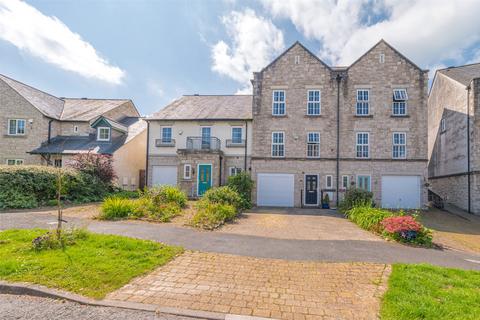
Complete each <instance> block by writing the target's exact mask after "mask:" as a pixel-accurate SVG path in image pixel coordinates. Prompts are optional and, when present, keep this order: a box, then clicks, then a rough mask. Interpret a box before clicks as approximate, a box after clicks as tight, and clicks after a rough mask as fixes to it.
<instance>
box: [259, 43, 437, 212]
mask: <svg viewBox="0 0 480 320" xmlns="http://www.w3.org/2000/svg"><path fill="white" fill-rule="evenodd" d="M337 75H340V76H341V81H340V83H339V85H340V90H339V91H340V94H339V97H338V98H339V102H340V112H339V114H340V118H339V123H340V125H339V127H340V136H339V141H340V144H339V146H340V147H339V155H340V156H339V162H340V164H339V178H340V177H341V176H343V175H347V176H349V177H350V182H355V181H352V179H355V177H356V176H357V175H359V174H362V175H363V174H365V175H371V186H372V191H373V192H374V194H375V199H376V201H380V200H381V198H382V196H381V177H382V176H385V175H415V176H419V177H420V181H421V184H422V191H421V197H422V199H421V203H422V205H425V204H426V202H427V197H426V188H425V187H424V185H425V183H426V168H427V126H426V123H427V107H426V103H427V101H426V98H427V86H428V76H427V71H424V70H420V69H419V68H418V67H416V66H415V65H414V64H413V63H411V62H410V61H409V60H407V59H406V58H405V57H403V56H402V55H401V54H399V53H398V52H397V51H396V50H394V49H393V48H392V47H390V46H389V45H388V44H386V43H385V42H384V41H380V42H379V43H378V44H377V45H375V46H374V47H373V48H372V49H371V50H369V51H368V52H367V53H366V54H364V55H363V56H362V57H361V58H360V59H359V60H357V61H356V62H355V63H354V64H353V65H351V66H350V67H348V68H330V67H328V66H327V65H325V64H324V63H323V62H321V61H320V60H319V59H318V58H317V57H315V56H314V55H313V54H312V53H310V52H309V51H308V50H307V49H305V48H304V47H303V46H302V45H300V44H298V43H296V44H295V45H293V46H292V47H291V48H290V49H288V50H287V51H286V52H285V53H284V54H282V55H281V56H280V57H279V58H277V59H276V60H275V61H274V62H273V63H272V64H271V65H269V66H268V67H266V68H265V69H264V70H262V71H261V72H259V73H255V75H254V81H253V90H254V99H253V101H254V105H253V150H252V164H251V167H252V177H253V178H254V180H255V179H256V176H257V174H258V173H294V174H295V197H294V199H295V206H300V205H302V202H301V201H302V199H301V197H300V193H301V192H302V190H303V189H304V186H303V181H302V180H303V177H304V174H307V173H309V174H319V176H320V187H321V188H324V184H325V177H326V175H332V176H333V180H334V183H333V185H334V186H335V185H336V183H335V182H336V181H335V179H336V177H335V174H336V153H337V89H338V88H337V79H336V77H337ZM312 89H316V90H320V92H321V115H318V116H309V115H307V94H308V90H312ZM357 89H368V90H369V92H370V99H369V105H370V113H369V115H368V116H357V115H356V112H355V111H356V109H355V107H356V97H357ZM394 89H406V90H407V92H408V101H407V114H406V115H405V116H401V117H398V116H393V115H392V104H393V98H392V96H393V90H394ZM273 90H284V92H285V97H286V99H285V100H286V115H284V116H274V115H272V95H273ZM274 131H282V132H284V133H285V157H283V158H281V159H275V158H272V156H271V150H272V149H271V148H272V132H274ZM308 132H319V133H320V157H319V158H315V159H311V158H307V156H306V153H307V144H306V141H307V134H308ZM357 132H368V133H369V140H370V141H369V149H370V156H369V158H368V159H356V143H355V141H356V133H357ZM394 132H404V133H406V158H405V159H402V160H397V159H395V160H394V159H392V144H393V142H392V140H393V139H392V135H393V133H394ZM340 185H341V181H340ZM254 198H255V197H254ZM331 200H332V199H331Z"/></svg>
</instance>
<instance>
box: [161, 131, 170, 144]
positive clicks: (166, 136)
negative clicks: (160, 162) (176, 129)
mask: <svg viewBox="0 0 480 320" xmlns="http://www.w3.org/2000/svg"><path fill="white" fill-rule="evenodd" d="M171 141H172V128H162V142H166V143H168V142H171Z"/></svg>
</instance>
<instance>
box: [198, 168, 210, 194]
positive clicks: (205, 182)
mask: <svg viewBox="0 0 480 320" xmlns="http://www.w3.org/2000/svg"><path fill="white" fill-rule="evenodd" d="M197 181H198V192H197V194H198V196H202V195H203V194H204V193H205V191H207V190H208V189H210V188H211V186H212V166H211V165H210V164H200V165H199V166H198V177H197Z"/></svg>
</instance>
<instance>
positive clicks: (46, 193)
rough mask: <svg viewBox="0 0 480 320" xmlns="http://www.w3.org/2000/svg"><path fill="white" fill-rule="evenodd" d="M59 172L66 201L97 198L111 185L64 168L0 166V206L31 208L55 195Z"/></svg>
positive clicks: (83, 200) (108, 189) (62, 192)
mask: <svg viewBox="0 0 480 320" xmlns="http://www.w3.org/2000/svg"><path fill="white" fill-rule="evenodd" d="M59 174H61V182H62V190H61V194H62V198H63V199H64V200H66V201H69V202H74V203H83V202H92V201H100V200H102V199H103V197H104V196H105V194H106V193H108V192H110V191H111V190H112V186H111V185H108V184H105V183H103V182H101V181H100V180H98V179H97V178H96V177H94V176H90V175H88V174H85V173H81V172H78V171H76V170H73V169H67V168H62V169H59V168H54V167H46V166H0V209H6V208H34V207H38V206H41V205H45V204H51V203H52V202H51V200H52V199H56V198H57V183H58V177H59Z"/></svg>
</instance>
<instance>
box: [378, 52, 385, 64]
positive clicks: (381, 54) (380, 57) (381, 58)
mask: <svg viewBox="0 0 480 320" xmlns="http://www.w3.org/2000/svg"><path fill="white" fill-rule="evenodd" d="M378 60H379V62H380V63H385V53H380V55H379V57H378Z"/></svg>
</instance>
